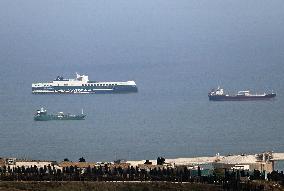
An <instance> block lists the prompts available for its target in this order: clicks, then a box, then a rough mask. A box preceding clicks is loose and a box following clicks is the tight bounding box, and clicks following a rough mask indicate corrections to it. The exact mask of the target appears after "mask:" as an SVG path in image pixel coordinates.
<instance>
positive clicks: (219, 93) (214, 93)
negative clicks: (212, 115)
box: [208, 87, 276, 101]
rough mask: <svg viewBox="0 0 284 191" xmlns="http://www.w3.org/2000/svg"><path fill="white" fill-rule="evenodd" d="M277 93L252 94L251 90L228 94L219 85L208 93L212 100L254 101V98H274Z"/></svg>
mask: <svg viewBox="0 0 284 191" xmlns="http://www.w3.org/2000/svg"><path fill="white" fill-rule="evenodd" d="M275 96H276V93H273V92H272V93H263V94H251V93H250V91H249V90H245V91H239V92H238V93H237V94H236V95H228V94H225V93H224V89H222V88H220V87H218V88H217V89H216V90H214V89H213V90H211V91H210V92H209V93H208V97H209V100H210V101H252V100H268V99H271V98H274V97H275Z"/></svg>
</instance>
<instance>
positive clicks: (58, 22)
mask: <svg viewBox="0 0 284 191" xmlns="http://www.w3.org/2000/svg"><path fill="white" fill-rule="evenodd" d="M283 7H284V2H283V1H273V2H269V4H268V3H267V2H265V1H249V2H247V1H243V0H242V1H236V2H234V1H226V2H224V1H217V2H216V1H214V2H212V1H209V0H205V1H183V0H182V1H164V0H163V1H160V0H154V1H139V0H134V1H113V0H110V1H96V2H94V1H84V2H78V1H68V2H63V1H62V2H58V1H46V2H39V1H35V0H30V1H25V3H21V2H18V3H15V2H13V1H1V2H0V18H1V24H0V25H1V27H0V42H1V44H0V71H1V75H0V84H1V91H0V104H1V107H0V123H1V124H0V130H1V134H0V146H1V148H0V155H1V156H2V157H17V158H30V159H46V160H57V161H61V160H63V159H64V158H68V159H70V160H73V161H77V160H78V159H79V158H80V157H84V158H85V159H86V160H87V161H113V160H115V159H129V160H142V159H155V158H157V157H158V156H163V157H165V158H177V157H194V156H212V155H215V154H216V153H220V154H221V155H227V154H240V153H258V152H263V151H274V152H284V150H283V148H284V147H283V146H284V141H283V135H284V130H283V124H284V117H283V113H284V98H283V95H284V89H283V83H284V81H283V79H284V78H283V72H284V64H283V60H284V53H283V52H284V51H283V50H284V40H283V34H284V23H283V21H284V14H283ZM75 72H79V73H81V74H85V75H88V76H89V79H90V80H97V81H125V80H135V82H136V83H137V86H138V93H131V94H104V95H94V94H91V95H78V94H77V95H33V94H32V93H31V84H32V83H33V82H47V81H51V80H53V79H55V78H56V76H57V75H63V76H64V77H66V78H74V77H75ZM218 85H220V86H222V87H223V88H225V91H226V92H227V93H231V94H234V93H236V92H237V91H238V90H248V89H249V90H252V91H254V92H255V93H263V92H264V91H268V90H270V91H272V90H273V91H274V92H276V93H277V96H276V98H275V99H273V100H270V101H249V102H210V101H209V100H208V97H207V93H208V91H209V90H211V89H212V88H215V87H217V86H218ZM40 107H45V108H46V109H47V110H48V112H50V113H55V112H59V111H63V112H66V113H67V112H70V113H72V114H76V113H81V109H84V113H85V114H87V117H86V120H84V121H48V122H37V121H34V120H33V115H34V113H35V111H36V110H37V109H39V108H40ZM280 166H281V165H280Z"/></svg>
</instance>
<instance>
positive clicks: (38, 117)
mask: <svg viewBox="0 0 284 191" xmlns="http://www.w3.org/2000/svg"><path fill="white" fill-rule="evenodd" d="M85 117H86V115H85V114H84V113H83V110H82V113H81V114H79V115H73V114H69V113H68V114H64V113H63V112H58V113H57V114H47V111H46V110H45V109H44V108H41V109H40V110H37V111H36V113H35V116H34V120H35V121H50V120H84V119H85Z"/></svg>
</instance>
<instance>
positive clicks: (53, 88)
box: [32, 73, 138, 94]
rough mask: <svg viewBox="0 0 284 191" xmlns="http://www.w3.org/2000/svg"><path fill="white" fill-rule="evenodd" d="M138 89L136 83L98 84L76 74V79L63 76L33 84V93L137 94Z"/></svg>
mask: <svg viewBox="0 0 284 191" xmlns="http://www.w3.org/2000/svg"><path fill="white" fill-rule="evenodd" d="M137 91H138V88H137V86H136V83H135V82H134V81H125V82H97V81H90V80H89V77H88V76H86V75H79V74H77V73H76V78H75V79H65V78H63V77H62V76H57V78H56V79H55V80H53V81H51V82H42V83H32V93H34V94H46V93H59V94H60V93H62V94H63V93H68V94H89V93H98V94H99V93H131V92H137Z"/></svg>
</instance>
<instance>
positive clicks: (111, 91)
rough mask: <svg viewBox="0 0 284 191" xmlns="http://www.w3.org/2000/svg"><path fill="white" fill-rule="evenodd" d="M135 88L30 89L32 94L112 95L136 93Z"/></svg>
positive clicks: (79, 87)
mask: <svg viewBox="0 0 284 191" xmlns="http://www.w3.org/2000/svg"><path fill="white" fill-rule="evenodd" d="M136 92H138V88H137V87H136V86H115V87H112V88H92V87H81V86H76V87H70V86H69V87H54V88H50V87H49V88H45V87H41V88H32V93H33V94H114V93H136Z"/></svg>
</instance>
